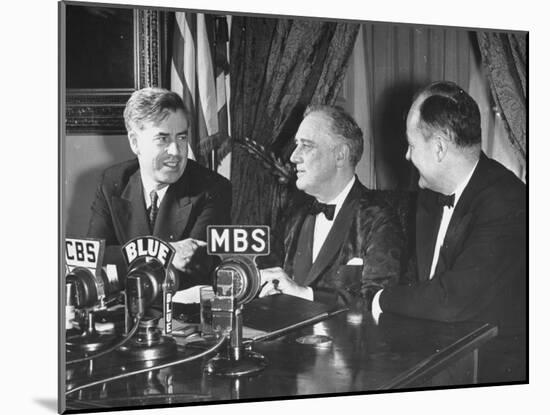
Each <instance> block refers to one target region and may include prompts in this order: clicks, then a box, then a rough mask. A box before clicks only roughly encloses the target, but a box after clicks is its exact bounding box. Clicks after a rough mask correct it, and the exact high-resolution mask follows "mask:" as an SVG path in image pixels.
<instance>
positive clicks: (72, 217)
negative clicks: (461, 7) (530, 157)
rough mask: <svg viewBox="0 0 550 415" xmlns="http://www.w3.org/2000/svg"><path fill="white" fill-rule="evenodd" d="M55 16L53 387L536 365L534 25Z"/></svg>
mask: <svg viewBox="0 0 550 415" xmlns="http://www.w3.org/2000/svg"><path fill="white" fill-rule="evenodd" d="M59 17H60V44H59V47H60V81H61V84H60V87H61V94H60V97H61V102H60V104H61V105H60V109H61V111H60V117H61V120H62V121H61V124H62V127H64V131H63V132H62V134H61V143H60V149H61V159H60V176H61V203H62V205H61V212H60V213H61V214H60V219H61V223H60V225H61V232H60V233H61V236H62V241H61V256H62V258H61V262H62V263H63V265H64V266H63V267H62V269H61V272H62V273H63V274H64V275H63V277H64V278H61V279H60V281H59V287H60V291H59V298H60V299H61V300H62V301H61V304H60V307H61V308H62V309H61V310H60V315H61V316H63V318H62V321H61V322H60V323H61V324H63V325H64V326H65V327H60V356H59V357H60V379H59V381H60V402H59V409H60V411H67V412H74V411H76V412H80V411H84V412H86V411H90V410H94V411H96V410H101V409H131V408H135V409H138V408H141V407H146V408H147V407H166V406H181V405H190V404H192V405H196V404H209V403H224V402H239V401H247V400H263V399H286V398H292V397H308V396H309V397H322V396H323V395H336V394H357V393H369V392H371V393H372V392H383V391H399V390H401V391H404V390H426V389H438V388H446V387H465V386H469V387H471V386H476V385H507V384H525V383H527V381H528V379H527V335H528V325H527V289H528V281H527V186H526V182H527V127H526V120H527V116H528V109H527V105H526V97H527V94H528V74H527V56H528V46H529V44H528V39H529V38H528V32H527V31H510V30H505V29H499V28H492V29H466V28H460V27H452V26H437V25H422V24H416V25H411V24H402V23H399V22H395V23H387V22H376V21H358V20H342V19H331V18H311V17H300V16H272V15H269V14H266V15H256V14H249V13H227V12H223V11H219V12H215V13H214V12H208V11H196V10H187V9H167V8H155V7H132V6H117V5H109V4H104V5H102V4H84V3H79V2H60V3H59Z"/></svg>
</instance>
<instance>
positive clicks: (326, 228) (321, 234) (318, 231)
mask: <svg viewBox="0 0 550 415" xmlns="http://www.w3.org/2000/svg"><path fill="white" fill-rule="evenodd" d="M354 183H355V176H353V177H352V178H351V180H350V181H349V182H348V184H347V185H346V187H344V188H343V189H342V191H341V192H340V193H339V194H338V196H336V197H335V198H334V199H332V200H331V201H330V202H327V205H336V207H335V208H334V216H333V218H332V220H328V219H327V217H326V216H325V214H324V213H319V214H318V215H317V216H316V217H315V228H314V230H313V252H312V254H311V261H312V262H315V259H316V258H317V255H319V251H320V250H321V247H322V246H323V244H324V243H325V240H326V239H327V236H328V234H329V232H330V230H331V229H332V224H333V223H334V220H335V219H336V216H337V215H338V212H340V209H341V208H342V205H343V204H344V200H346V197H348V194H349V192H350V190H351V187H352V186H353V184H354Z"/></svg>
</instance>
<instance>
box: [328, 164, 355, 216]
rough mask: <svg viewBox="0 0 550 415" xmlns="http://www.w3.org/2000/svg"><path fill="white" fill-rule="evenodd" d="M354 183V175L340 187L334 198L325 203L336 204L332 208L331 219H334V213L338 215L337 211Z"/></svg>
mask: <svg viewBox="0 0 550 415" xmlns="http://www.w3.org/2000/svg"><path fill="white" fill-rule="evenodd" d="M354 183H355V175H354V176H353V177H352V178H351V180H350V181H349V182H348V184H346V186H345V187H344V188H343V189H342V191H341V192H340V193H338V195H337V196H336V197H335V198H334V199H332V200H330V201H329V202H327V205H336V207H335V208H334V218H333V220H334V219H336V215H338V212H339V211H340V208H341V207H342V205H343V204H344V201H345V200H346V197H348V194H349V192H350V191H351V188H352V187H353V185H354Z"/></svg>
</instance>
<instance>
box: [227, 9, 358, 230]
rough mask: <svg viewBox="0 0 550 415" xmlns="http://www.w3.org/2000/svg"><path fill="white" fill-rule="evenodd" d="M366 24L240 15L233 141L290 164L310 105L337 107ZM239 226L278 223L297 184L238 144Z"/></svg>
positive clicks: (234, 32) (234, 51)
mask: <svg viewBox="0 0 550 415" xmlns="http://www.w3.org/2000/svg"><path fill="white" fill-rule="evenodd" d="M358 29H359V25H358V24H349V23H334V22H322V21H318V20H298V19H269V18H255V17H235V18H234V19H233V22H232V28H231V53H230V64H231V68H230V71H231V73H232V74H233V75H232V78H231V91H232V97H231V103H230V113H231V120H232V129H231V130H232V134H231V135H232V137H233V139H234V140H243V139H245V138H248V139H251V140H254V141H255V142H256V143H258V144H260V145H263V146H264V147H265V149H266V153H269V152H273V153H274V154H275V155H276V156H277V157H281V158H282V159H283V160H288V157H289V156H290V153H291V151H292V148H293V139H294V134H295V133H296V130H297V128H298V125H299V123H300V121H301V119H302V114H303V111H304V109H305V108H306V106H307V105H309V104H311V103H324V104H333V103H334V102H335V100H336V97H337V94H338V91H339V88H340V86H341V83H342V79H343V77H344V75H345V71H346V65H347V62H348V59H349V56H350V54H351V52H352V50H353V46H354V43H355V38H356V35H357V31H358ZM231 181H232V183H233V211H232V219H233V222H234V223H240V224H268V225H272V226H273V225H275V224H276V223H277V222H278V221H279V218H280V215H281V213H282V210H283V208H284V207H285V205H286V201H287V198H288V195H289V192H292V186H293V183H289V184H281V183H279V182H278V180H277V177H276V176H275V175H274V174H272V172H271V171H270V169H269V168H266V165H265V163H262V162H260V161H258V160H257V159H256V158H254V157H252V156H251V155H250V154H249V153H248V152H247V151H246V150H244V149H243V148H241V147H239V146H237V145H233V150H232V159H231Z"/></svg>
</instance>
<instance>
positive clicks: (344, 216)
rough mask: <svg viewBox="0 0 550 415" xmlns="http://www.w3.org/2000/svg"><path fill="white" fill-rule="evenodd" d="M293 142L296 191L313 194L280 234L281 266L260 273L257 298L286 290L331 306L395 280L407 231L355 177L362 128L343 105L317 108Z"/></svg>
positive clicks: (278, 252)
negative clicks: (261, 287) (261, 285)
mask: <svg viewBox="0 0 550 415" xmlns="http://www.w3.org/2000/svg"><path fill="white" fill-rule="evenodd" d="M295 140H296V149H295V150H294V152H293V153H292V155H291V158H290V160H291V162H292V163H294V164H295V165H296V169H297V181H296V186H297V188H298V189H300V190H303V191H304V192H305V193H306V194H307V195H309V197H308V198H307V199H306V200H305V201H304V202H303V203H301V204H299V205H298V206H297V207H294V208H293V209H292V211H291V212H290V213H289V215H288V217H287V220H286V221H285V222H284V224H283V225H282V226H281V229H282V230H280V231H277V230H276V231H275V234H276V235H275V238H274V241H279V243H277V242H275V243H274V245H275V246H273V247H272V250H273V251H274V253H273V257H276V258H278V262H279V264H280V265H282V267H280V266H279V267H272V268H267V269H263V270H261V276H262V282H263V283H264V284H265V286H264V288H263V289H262V292H261V293H260V296H264V295H270V294H275V293H281V292H282V293H284V294H289V295H294V296H298V297H302V298H305V299H308V300H315V301H322V302H325V303H329V304H334V303H335V302H336V301H338V299H340V300H343V301H344V302H346V301H349V300H350V299H351V298H352V296H362V297H364V298H369V297H371V296H372V294H373V293H374V292H376V291H378V290H379V289H380V288H383V287H387V286H389V285H391V284H393V283H396V282H397V280H398V277H399V273H400V264H401V255H402V249H403V246H404V239H403V234H402V231H401V228H400V225H399V224H398V221H397V217H396V216H395V215H394V214H393V213H392V211H391V209H390V208H389V207H388V206H386V205H384V204H382V203H378V202H377V200H376V199H377V197H376V196H375V193H374V192H372V191H369V190H367V189H366V188H365V187H364V186H363V185H362V184H361V183H360V182H359V180H358V179H357V177H356V176H355V167H356V165H357V163H358V162H359V160H360V158H361V155H362V152H363V134H362V132H361V129H360V128H359V127H358V126H357V124H356V123H355V121H354V120H353V118H352V117H350V116H349V115H348V114H346V113H345V112H344V111H343V110H342V109H341V108H338V107H331V106H314V107H310V108H308V109H307V110H306V113H305V116H304V119H303V121H302V123H301V124H300V126H299V128H298V131H297V133H296V139H295Z"/></svg>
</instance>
